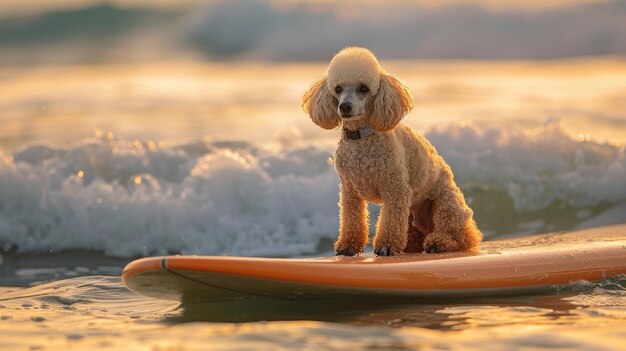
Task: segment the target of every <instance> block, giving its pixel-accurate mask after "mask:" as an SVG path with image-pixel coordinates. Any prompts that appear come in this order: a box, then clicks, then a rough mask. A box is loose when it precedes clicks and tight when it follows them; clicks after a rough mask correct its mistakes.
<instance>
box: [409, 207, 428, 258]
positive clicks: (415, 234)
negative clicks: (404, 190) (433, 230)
mask: <svg viewBox="0 0 626 351" xmlns="http://www.w3.org/2000/svg"><path fill="white" fill-rule="evenodd" d="M425 238H426V235H425V234H424V233H422V232H421V231H420V230H419V229H417V228H416V227H414V226H413V214H409V229H408V230H407V242H406V247H405V248H404V252H422V251H424V239H425Z"/></svg>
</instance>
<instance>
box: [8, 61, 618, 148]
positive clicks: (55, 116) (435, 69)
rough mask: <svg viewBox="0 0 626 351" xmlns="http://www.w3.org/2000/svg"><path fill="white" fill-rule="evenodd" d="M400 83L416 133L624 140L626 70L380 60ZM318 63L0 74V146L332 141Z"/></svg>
mask: <svg viewBox="0 0 626 351" xmlns="http://www.w3.org/2000/svg"><path fill="white" fill-rule="evenodd" d="M384 64H385V67H386V68H387V69H388V70H389V71H390V72H392V73H394V74H396V75H398V76H399V77H401V78H402V79H403V80H405V81H406V82H407V84H408V85H409V87H410V88H411V89H412V91H413V95H414V97H415V105H416V107H415V110H414V111H413V112H412V113H411V115H410V116H409V117H408V118H407V120H406V121H407V123H409V124H411V125H412V126H413V127H415V128H417V129H427V128H430V127H432V126H436V125H442V124H448V123H451V122H459V121H471V122H473V123H476V124H480V125H487V126H491V125H493V126H503V125H505V126H511V125H517V126H521V127H524V128H535V127H537V126H540V125H541V124H542V123H544V122H545V121H546V120H547V119H554V118H556V119H561V120H562V121H563V122H564V125H565V127H566V128H567V129H568V130H569V131H570V132H571V133H573V134H575V135H578V136H579V138H581V139H585V138H589V137H593V138H597V139H603V140H606V139H608V140H613V141H617V142H621V141H623V140H626V116H625V115H624V110H623V102H624V101H626V61H621V60H618V59H611V58H605V59H576V60H566V61H535V62H486V61H467V62H465V61H432V62H429V61H419V62H384ZM324 70H325V64H267V63H263V64H261V63H241V64H217V63H206V64H203V63H197V62H194V63H181V62H178V63H154V64H130V65H94V66H51V67H38V68H15V69H7V70H5V71H4V72H3V73H2V74H1V75H0V96H2V99H1V100H0V119H1V120H2V125H3V128H2V130H0V146H4V147H13V146H19V145H23V144H30V143H67V142H73V141H76V140H80V139H83V138H85V137H90V136H93V135H94V133H107V135H111V136H113V135H119V136H122V137H123V138H126V139H131V138H137V139H144V140H145V139H153V140H157V141H172V140H180V139H197V138H202V137H205V136H209V137H213V138H216V139H229V140H232V139H243V140H251V141H256V140H265V139H267V137H268V136H271V135H272V134H273V133H276V132H277V131H279V130H281V129H284V128H285V127H289V126H295V127H297V128H298V129H299V130H301V131H302V132H303V134H304V137H305V138H306V139H322V140H335V139H336V136H335V135H334V134H333V133H328V132H324V131H322V130H320V129H319V128H316V127H315V126H313V124H312V123H311V122H310V121H309V120H308V119H307V118H306V116H305V115H304V113H303V112H302V111H301V110H300V96H301V94H302V92H303V91H304V90H305V89H306V87H307V86H308V84H309V83H310V82H311V81H312V80H313V79H315V78H316V77H317V76H319V75H320V74H322V73H323V72H324Z"/></svg>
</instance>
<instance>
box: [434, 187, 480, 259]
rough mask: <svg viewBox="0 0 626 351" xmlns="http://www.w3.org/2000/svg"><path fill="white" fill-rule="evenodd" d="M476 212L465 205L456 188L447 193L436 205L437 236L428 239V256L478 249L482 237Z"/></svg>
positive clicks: (449, 188) (443, 193)
mask: <svg viewBox="0 0 626 351" xmlns="http://www.w3.org/2000/svg"><path fill="white" fill-rule="evenodd" d="M473 214H474V212H473V211H472V209H471V208H469V207H468V206H467V204H466V203H465V198H464V197H463V193H462V192H461V190H460V189H459V188H458V187H457V186H456V185H451V186H450V187H448V189H445V190H444V191H443V192H442V193H441V194H440V195H439V196H438V197H437V198H436V199H435V200H434V202H433V217H432V218H433V224H434V228H433V232H432V233H430V234H428V235H427V236H426V239H425V241H424V250H426V252H431V253H432V252H444V251H459V250H472V249H475V248H476V247H477V246H478V244H479V243H480V240H481V239H482V233H481V232H480V231H479V230H478V228H477V227H476V222H474V220H473V218H472V216H473Z"/></svg>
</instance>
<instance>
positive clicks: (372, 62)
mask: <svg viewBox="0 0 626 351" xmlns="http://www.w3.org/2000/svg"><path fill="white" fill-rule="evenodd" d="M302 108H303V109H304V111H305V112H306V113H308V114H309V116H310V117H311V119H312V120H313V122H314V123H315V124H317V125H318V126H320V127H322V128H324V129H333V128H336V127H337V126H339V124H340V123H341V122H342V121H349V120H358V119H363V118H366V119H367V121H368V122H369V123H370V124H371V125H372V126H373V127H374V128H376V129H378V130H381V131H385V130H390V129H392V128H393V127H395V126H396V124H398V123H399V122H400V120H402V118H403V117H404V116H405V115H406V114H407V113H408V112H409V111H410V110H411V109H412V108H413V99H412V98H411V92H410V91H409V88H407V87H406V86H405V85H404V84H402V83H401V82H400V81H399V80H398V78H396V77H394V76H393V75H391V74H389V73H387V72H385V71H384V70H383V69H382V68H381V67H380V65H379V64H378V60H377V59H376V57H375V56H374V54H372V53H371V52H370V51H369V50H367V49H364V48H358V47H351V48H346V49H343V50H341V51H340V52H339V53H337V54H336V55H335V57H333V59H332V61H331V62H330V66H329V67H328V71H327V72H326V74H325V75H324V76H322V77H320V78H319V79H318V80H317V81H315V82H313V84H312V85H311V87H310V88H309V90H307V91H306V92H305V93H304V96H303V97H302Z"/></svg>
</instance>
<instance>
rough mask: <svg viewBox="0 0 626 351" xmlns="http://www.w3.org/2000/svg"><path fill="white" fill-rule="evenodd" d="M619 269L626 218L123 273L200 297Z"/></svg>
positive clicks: (492, 282)
mask: <svg viewBox="0 0 626 351" xmlns="http://www.w3.org/2000/svg"><path fill="white" fill-rule="evenodd" d="M618 274H626V225H621V226H615V227H604V228H595V229H592V230H582V231H578V232H571V233H553V234H546V235H539V236H530V237H524V238H519V239H509V240H498V241H490V242H485V243H483V244H482V245H481V248H480V251H479V252H477V253H468V252H454V253H441V254H426V253H418V254H402V255H398V256H392V257H377V256H374V255H373V254H365V255H360V256H357V257H326V258H302V259H291V258H252V257H228V256H160V257H148V258H143V259H139V260H136V261H133V262H131V263H129V264H128V265H127V266H126V267H125V268H124V270H123V272H122V279H123V281H124V283H125V284H126V286H127V287H128V288H130V289H131V290H133V291H135V292H137V293H140V294H143V295H147V296H151V297H156V298H162V299H174V300H179V301H182V302H197V301H209V300H228V299H242V298H254V297H272V298H280V299H326V298H342V297H442V296H459V297H462V296H475V295H500V294H506V293H509V294H511V293H522V292H528V291H536V290H541V289H545V288H547V287H551V286H553V285H555V284H566V283H569V282H573V281H577V280H587V281H597V280H602V279H605V278H609V277H612V276H615V275H618Z"/></svg>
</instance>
